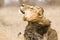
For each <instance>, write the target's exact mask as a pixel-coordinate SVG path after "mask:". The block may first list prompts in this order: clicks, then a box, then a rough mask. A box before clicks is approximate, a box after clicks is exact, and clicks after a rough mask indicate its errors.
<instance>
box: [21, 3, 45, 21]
mask: <svg viewBox="0 0 60 40" xmlns="http://www.w3.org/2000/svg"><path fill="white" fill-rule="evenodd" d="M20 11H21V12H22V13H23V14H24V16H23V19H24V20H25V21H31V22H35V21H38V19H39V18H42V17H43V12H44V10H43V9H42V8H41V7H38V6H31V5H25V4H23V5H21V6H20Z"/></svg>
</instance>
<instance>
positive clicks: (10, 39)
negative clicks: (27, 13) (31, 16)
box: [0, 6, 60, 40]
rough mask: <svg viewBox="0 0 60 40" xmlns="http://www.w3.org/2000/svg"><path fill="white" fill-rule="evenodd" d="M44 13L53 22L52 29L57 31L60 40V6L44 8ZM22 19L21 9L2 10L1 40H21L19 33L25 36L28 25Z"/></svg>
mask: <svg viewBox="0 0 60 40" xmlns="http://www.w3.org/2000/svg"><path fill="white" fill-rule="evenodd" d="M44 11H45V12H44V14H45V16H46V18H48V19H49V20H51V21H52V23H51V27H52V28H53V29H55V30H56V31H57V34H58V40H60V6H51V7H50V6H47V7H44ZM22 17H23V14H21V13H19V7H15V6H8V7H1V8H0V40H21V39H20V37H18V33H19V32H21V33H22V34H23V33H24V29H25V26H26V25H27V22H24V21H23V19H22ZM22 40H23V39H22Z"/></svg>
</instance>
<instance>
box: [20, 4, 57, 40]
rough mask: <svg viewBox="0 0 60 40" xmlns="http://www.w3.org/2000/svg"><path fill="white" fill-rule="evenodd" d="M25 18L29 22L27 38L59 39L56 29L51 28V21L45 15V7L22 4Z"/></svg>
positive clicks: (41, 39) (25, 33) (27, 39)
mask: <svg viewBox="0 0 60 40" xmlns="http://www.w3.org/2000/svg"><path fill="white" fill-rule="evenodd" d="M20 11H21V13H22V14H24V16H23V20H24V21H27V22H28V25H27V26H26V28H25V32H24V38H25V40H58V37H57V32H56V30H54V29H52V28H51V26H50V25H51V21H50V20H48V19H46V17H45V16H44V14H43V13H44V9H43V8H42V7H38V6H31V5H26V4H23V5H21V6H20Z"/></svg>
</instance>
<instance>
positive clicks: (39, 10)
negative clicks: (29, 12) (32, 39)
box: [37, 8, 44, 17]
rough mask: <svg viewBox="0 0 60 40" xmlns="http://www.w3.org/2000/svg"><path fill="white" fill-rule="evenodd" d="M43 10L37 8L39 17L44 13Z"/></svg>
mask: <svg viewBox="0 0 60 40" xmlns="http://www.w3.org/2000/svg"><path fill="white" fill-rule="evenodd" d="M43 12H44V10H43V8H39V9H38V10H37V13H38V15H39V17H42V16H43V15H44V14H43Z"/></svg>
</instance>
